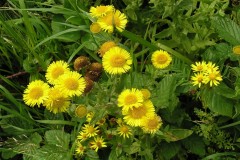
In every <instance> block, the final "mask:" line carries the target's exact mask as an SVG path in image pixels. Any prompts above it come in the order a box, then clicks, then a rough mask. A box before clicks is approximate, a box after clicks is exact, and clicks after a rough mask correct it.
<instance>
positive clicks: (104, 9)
mask: <svg viewBox="0 0 240 160" xmlns="http://www.w3.org/2000/svg"><path fill="white" fill-rule="evenodd" d="M113 11H114V7H113V6H112V5H107V6H102V5H100V6H97V7H91V8H90V15H91V16H92V17H96V18H99V17H102V16H106V14H107V13H109V12H113Z"/></svg>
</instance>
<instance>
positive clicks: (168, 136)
mask: <svg viewBox="0 0 240 160" xmlns="http://www.w3.org/2000/svg"><path fill="white" fill-rule="evenodd" d="M192 133H193V131H192V130H189V129H169V130H168V131H165V132H164V137H165V140H166V141H167V142H171V141H173V142H174V141H179V140H181V139H184V138H187V137H188V136H190V135H191V134H192Z"/></svg>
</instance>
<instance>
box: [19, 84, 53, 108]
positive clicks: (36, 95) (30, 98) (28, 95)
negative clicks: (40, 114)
mask: <svg viewBox="0 0 240 160" xmlns="http://www.w3.org/2000/svg"><path fill="white" fill-rule="evenodd" d="M48 92H49V86H48V84H47V83H44V82H43V81H41V80H35V81H32V82H31V83H29V84H28V86H27V88H26V89H25V90H24V93H23V100H24V102H25V104H27V105H29V106H31V107H33V106H35V105H38V107H39V106H40V105H41V104H42V103H43V102H44V101H45V100H47V98H48Z"/></svg>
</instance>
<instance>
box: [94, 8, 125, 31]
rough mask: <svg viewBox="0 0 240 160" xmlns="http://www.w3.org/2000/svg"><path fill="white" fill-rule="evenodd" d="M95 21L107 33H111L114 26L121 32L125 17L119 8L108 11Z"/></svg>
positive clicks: (123, 27)
mask: <svg viewBox="0 0 240 160" xmlns="http://www.w3.org/2000/svg"><path fill="white" fill-rule="evenodd" d="M97 22H98V23H99V25H100V26H101V28H102V30H104V31H106V32H108V33H112V32H113V30H114V27H116V28H117V30H118V31H120V32H122V31H123V30H124V29H125V27H126V24H127V17H126V15H125V14H124V13H121V12H120V11H119V10H115V11H113V12H109V13H108V14H106V15H105V16H103V17H100V18H99V19H98V20H97Z"/></svg>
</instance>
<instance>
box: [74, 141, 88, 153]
mask: <svg viewBox="0 0 240 160" xmlns="http://www.w3.org/2000/svg"><path fill="white" fill-rule="evenodd" d="M85 150H86V147H85V146H83V145H82V144H81V143H80V142H77V146H76V150H75V151H76V154H77V155H79V156H83V154H84V152H85Z"/></svg>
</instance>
